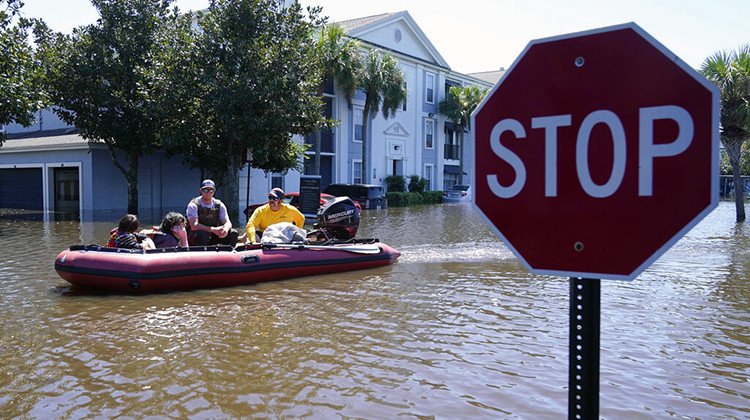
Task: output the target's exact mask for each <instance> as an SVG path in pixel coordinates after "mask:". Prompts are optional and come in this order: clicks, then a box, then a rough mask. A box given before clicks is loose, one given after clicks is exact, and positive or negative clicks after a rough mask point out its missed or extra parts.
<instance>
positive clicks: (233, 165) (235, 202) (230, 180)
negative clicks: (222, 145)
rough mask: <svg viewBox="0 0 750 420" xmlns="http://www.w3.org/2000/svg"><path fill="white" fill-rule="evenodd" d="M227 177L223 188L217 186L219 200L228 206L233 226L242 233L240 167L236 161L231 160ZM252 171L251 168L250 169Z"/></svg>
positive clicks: (228, 214) (223, 182) (223, 181)
mask: <svg viewBox="0 0 750 420" xmlns="http://www.w3.org/2000/svg"><path fill="white" fill-rule="evenodd" d="M227 164H228V171H227V175H226V176H225V177H224V178H223V179H222V180H221V182H222V188H221V189H220V190H219V189H218V185H217V193H218V195H219V196H218V197H217V198H218V199H219V200H221V201H223V202H224V205H226V206H227V216H228V217H229V220H231V221H232V226H234V227H235V228H237V230H238V231H240V232H242V227H241V226H240V227H238V226H239V224H240V167H239V165H238V164H237V162H236V159H233V158H231V157H230V158H229V162H227ZM248 170H250V168H248Z"/></svg>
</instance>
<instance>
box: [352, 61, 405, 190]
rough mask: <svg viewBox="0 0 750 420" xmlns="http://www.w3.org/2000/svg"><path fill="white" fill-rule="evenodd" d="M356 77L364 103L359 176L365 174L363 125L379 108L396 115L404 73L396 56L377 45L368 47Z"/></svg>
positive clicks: (364, 130) (365, 140)
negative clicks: (357, 77)
mask: <svg viewBox="0 0 750 420" xmlns="http://www.w3.org/2000/svg"><path fill="white" fill-rule="evenodd" d="M362 68H363V69H362V71H361V73H360V77H359V83H358V84H359V87H360V88H361V89H362V91H364V93H365V107H364V110H363V112H362V179H367V178H369V175H368V174H369V172H368V170H369V168H370V165H369V164H368V156H367V144H368V139H367V132H368V130H367V127H368V125H369V123H370V121H372V119H373V118H375V116H376V115H377V114H378V112H379V111H381V110H382V111H383V117H384V118H386V119H388V118H389V117H391V116H395V115H396V110H398V108H399V107H400V106H401V104H402V103H403V102H404V101H406V85H405V84H404V73H403V72H402V71H401V69H399V67H398V60H396V58H395V57H393V56H392V55H391V54H389V53H387V52H386V53H384V52H383V51H381V50H379V49H373V50H370V51H369V52H368V54H367V56H366V58H365V61H364V64H363V66H362Z"/></svg>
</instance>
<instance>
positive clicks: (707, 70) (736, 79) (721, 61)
mask: <svg viewBox="0 0 750 420" xmlns="http://www.w3.org/2000/svg"><path fill="white" fill-rule="evenodd" d="M700 72H701V74H703V75H704V76H705V77H706V78H707V79H708V80H710V81H711V82H713V83H714V84H715V85H716V86H718V87H719V90H720V91H721V142H722V144H723V145H724V148H725V149H726V151H727V154H728V155H729V161H730V162H731V164H732V172H733V175H734V185H735V188H734V191H735V193H734V201H735V206H736V209H737V221H738V222H744V221H745V189H744V188H743V187H744V185H743V183H742V177H741V175H742V174H741V171H740V155H741V151H742V143H744V142H745V141H746V140H748V139H750V44H746V45H744V46H742V47H740V48H739V49H737V51H730V52H726V51H719V52H717V53H714V54H713V55H712V56H710V57H708V58H707V59H706V60H705V61H704V62H703V64H702V65H701V69H700Z"/></svg>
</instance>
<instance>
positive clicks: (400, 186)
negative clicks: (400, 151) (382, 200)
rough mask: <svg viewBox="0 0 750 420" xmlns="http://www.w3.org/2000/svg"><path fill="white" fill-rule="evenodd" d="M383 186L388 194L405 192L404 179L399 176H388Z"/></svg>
mask: <svg viewBox="0 0 750 420" xmlns="http://www.w3.org/2000/svg"><path fill="white" fill-rule="evenodd" d="M385 185H386V188H387V189H388V191H389V192H406V179H405V178H404V177H403V176H401V175H388V176H387V177H385Z"/></svg>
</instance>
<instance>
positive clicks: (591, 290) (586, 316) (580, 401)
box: [568, 277, 601, 420]
mask: <svg viewBox="0 0 750 420" xmlns="http://www.w3.org/2000/svg"><path fill="white" fill-rule="evenodd" d="M600 307H601V280H599V279H582V278H580V277H571V278H570V336H569V346H570V348H569V358H570V359H569V361H568V419H578V420H580V419H596V418H599V331H600V330H599V328H600Z"/></svg>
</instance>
